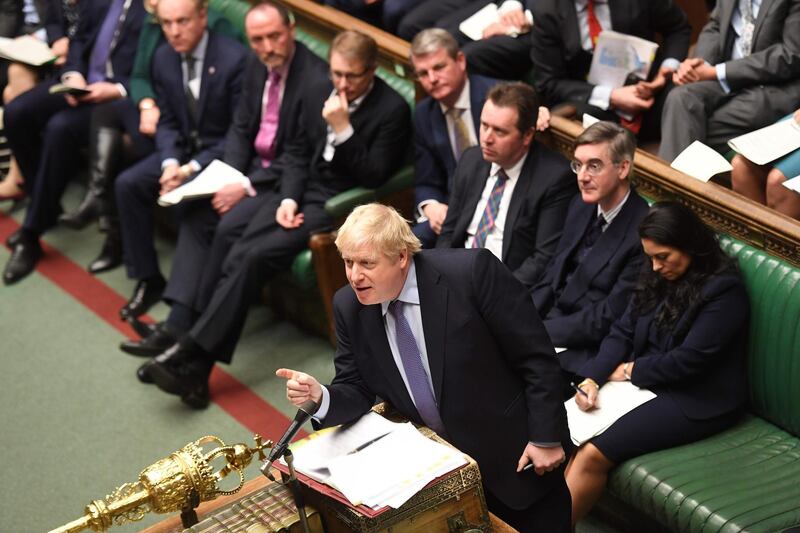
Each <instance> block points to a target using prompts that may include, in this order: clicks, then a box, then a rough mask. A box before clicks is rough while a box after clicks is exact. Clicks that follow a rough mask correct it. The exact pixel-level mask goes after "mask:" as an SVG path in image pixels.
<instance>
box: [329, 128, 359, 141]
mask: <svg viewBox="0 0 800 533" xmlns="http://www.w3.org/2000/svg"><path fill="white" fill-rule="evenodd" d="M355 132H356V130H354V129H353V125H352V124H348V126H347V128H345V130H344V131H342V132H341V133H336V134H335V135H334V136H333V145H334V146H339V145H340V144H342V143H344V142H346V141H347V139H349V138H350V137H352V136H353V134H354V133H355Z"/></svg>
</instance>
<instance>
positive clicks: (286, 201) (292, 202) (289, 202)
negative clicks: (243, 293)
mask: <svg viewBox="0 0 800 533" xmlns="http://www.w3.org/2000/svg"><path fill="white" fill-rule="evenodd" d="M285 205H291V206H294V209H295V211H297V207H298V205H297V202H296V201H295V200H293V199H291V198H284V199H283V200H281V207H283V206H285ZM323 388H324V387H323Z"/></svg>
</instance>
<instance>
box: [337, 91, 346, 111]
mask: <svg viewBox="0 0 800 533" xmlns="http://www.w3.org/2000/svg"><path fill="white" fill-rule="evenodd" d="M339 102H341V104H342V107H344V108H345V109H347V96H346V95H345V94H344V91H339Z"/></svg>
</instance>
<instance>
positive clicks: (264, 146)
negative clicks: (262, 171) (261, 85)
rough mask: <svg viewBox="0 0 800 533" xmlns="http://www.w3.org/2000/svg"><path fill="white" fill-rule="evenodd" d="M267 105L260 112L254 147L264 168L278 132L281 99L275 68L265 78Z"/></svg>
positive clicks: (278, 75)
mask: <svg viewBox="0 0 800 533" xmlns="http://www.w3.org/2000/svg"><path fill="white" fill-rule="evenodd" d="M265 89H266V91H267V105H266V106H264V112H263V113H262V114H261V126H259V128H258V135H256V141H255V149H256V153H258V155H259V156H261V166H262V167H264V168H266V167H268V166H269V164H270V162H271V161H272V159H273V158H274V157H275V137H276V135H275V134H276V133H277V132H278V115H279V114H280V108H281V101H280V90H281V75H280V73H279V72H278V71H277V70H272V71H270V73H269V78H268V79H267V87H265Z"/></svg>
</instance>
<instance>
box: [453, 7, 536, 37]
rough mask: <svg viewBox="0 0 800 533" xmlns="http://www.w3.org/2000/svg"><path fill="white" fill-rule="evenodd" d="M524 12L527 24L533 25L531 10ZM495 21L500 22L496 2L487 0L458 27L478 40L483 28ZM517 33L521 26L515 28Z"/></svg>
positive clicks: (520, 30)
mask: <svg viewBox="0 0 800 533" xmlns="http://www.w3.org/2000/svg"><path fill="white" fill-rule="evenodd" d="M524 14H525V19H526V20H527V21H528V24H529V25H530V26H533V14H532V13H531V11H530V10H529V9H526V10H525V13H524ZM495 22H500V11H499V8H498V7H497V4H495V3H493V2H489V3H488V4H486V5H485V6H483V7H482V8H481V9H479V10H478V11H476V12H475V14H473V15H472V16H470V17H469V18H467V19H466V20H464V21H462V22H461V24H459V25H458V29H459V31H461V33H463V34H464V35H466V36H467V37H469V38H470V39H472V40H473V41H480V40H481V39H483V32H484V30H485V29H486V28H488V27H489V26H491V25H492V24H494V23H495ZM517 33H518V34H519V33H523V32H522V28H517Z"/></svg>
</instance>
